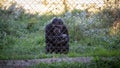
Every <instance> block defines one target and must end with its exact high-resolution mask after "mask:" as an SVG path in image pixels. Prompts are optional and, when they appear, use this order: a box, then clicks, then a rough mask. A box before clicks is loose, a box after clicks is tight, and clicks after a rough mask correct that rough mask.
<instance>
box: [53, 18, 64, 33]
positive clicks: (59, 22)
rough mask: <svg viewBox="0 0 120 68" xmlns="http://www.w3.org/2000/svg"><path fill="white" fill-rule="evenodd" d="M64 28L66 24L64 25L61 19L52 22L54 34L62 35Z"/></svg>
mask: <svg viewBox="0 0 120 68" xmlns="http://www.w3.org/2000/svg"><path fill="white" fill-rule="evenodd" d="M63 26H64V24H63V21H62V20H61V19H59V18H54V19H53V20H52V27H53V32H54V33H56V34H60V33H61V30H62V28H63Z"/></svg>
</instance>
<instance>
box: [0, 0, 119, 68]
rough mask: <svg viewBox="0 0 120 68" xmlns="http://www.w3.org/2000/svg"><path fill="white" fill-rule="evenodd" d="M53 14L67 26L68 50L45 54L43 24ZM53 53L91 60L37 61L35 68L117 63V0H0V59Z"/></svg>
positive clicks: (86, 67)
mask: <svg viewBox="0 0 120 68" xmlns="http://www.w3.org/2000/svg"><path fill="white" fill-rule="evenodd" d="M53 17H60V18H61V19H62V20H63V21H64V23H65V24H66V26H67V27H68V30H69V35H70V42H69V43H70V51H69V53H68V54H45V32H44V28H45V26H46V25H47V24H48V23H49V22H51V20H52V19H53ZM53 57H54V58H61V57H62V58H64V57H72V58H75V57H93V58H94V60H93V61H91V62H90V63H89V64H88V63H85V64H81V63H80V62H79V63H76V62H74V63H70V62H67V63H54V64H47V65H46V64H45V63H40V64H38V65H35V68H36V67H38V68H39V67H41V66H42V67H49V66H51V67H58V66H59V67H69V68H74V67H80V68H89V67H90V68H104V67H105V68H113V67H114V68H118V67H120V58H119V57H120V1H119V0H0V60H23V59H24V60H29V59H43V58H53ZM103 58H104V59H103ZM86 60H87V59H86ZM1 63H2V62H1Z"/></svg>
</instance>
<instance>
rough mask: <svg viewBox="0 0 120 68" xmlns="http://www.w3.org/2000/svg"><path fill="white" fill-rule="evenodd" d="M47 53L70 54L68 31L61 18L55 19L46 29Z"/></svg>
mask: <svg viewBox="0 0 120 68" xmlns="http://www.w3.org/2000/svg"><path fill="white" fill-rule="evenodd" d="M45 42H46V53H65V54H66V53H68V51H69V44H68V42H69V34H68V29H67V28H66V26H65V25H64V23H63V21H62V20H61V19H60V18H54V19H53V20H52V22H51V23H49V24H48V25H46V27H45Z"/></svg>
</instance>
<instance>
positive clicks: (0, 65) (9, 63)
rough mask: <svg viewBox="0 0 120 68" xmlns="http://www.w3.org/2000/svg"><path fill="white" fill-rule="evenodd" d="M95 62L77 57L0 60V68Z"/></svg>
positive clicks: (90, 58)
mask: <svg viewBox="0 0 120 68" xmlns="http://www.w3.org/2000/svg"><path fill="white" fill-rule="evenodd" d="M91 60H93V57H75V58H69V57H65V58H45V59H32V60H0V68H8V67H9V68H27V67H29V66H32V65H35V64H39V63H53V62H81V63H88V62H90V61H91Z"/></svg>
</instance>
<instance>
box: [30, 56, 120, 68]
mask: <svg viewBox="0 0 120 68" xmlns="http://www.w3.org/2000/svg"><path fill="white" fill-rule="evenodd" d="M105 58H106V59H104V58H101V57H95V58H94V60H93V61H91V62H90V63H80V62H54V63H49V64H47V63H39V64H37V65H34V66H31V67H30V68H119V67H120V61H119V60H120V58H116V57H113V58H107V57H105Z"/></svg>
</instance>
